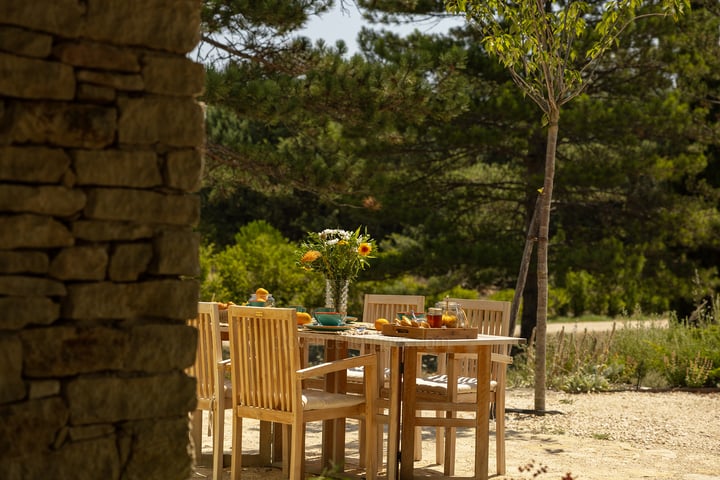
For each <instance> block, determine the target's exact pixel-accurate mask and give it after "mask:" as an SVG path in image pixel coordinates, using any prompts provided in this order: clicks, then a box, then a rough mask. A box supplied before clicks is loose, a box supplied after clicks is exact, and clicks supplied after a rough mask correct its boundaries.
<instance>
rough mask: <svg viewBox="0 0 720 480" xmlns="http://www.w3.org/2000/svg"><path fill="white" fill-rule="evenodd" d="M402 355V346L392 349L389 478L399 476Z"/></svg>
mask: <svg viewBox="0 0 720 480" xmlns="http://www.w3.org/2000/svg"><path fill="white" fill-rule="evenodd" d="M402 356H403V351H402V348H400V347H395V348H391V349H390V405H389V408H388V459H387V478H388V480H397V478H398V452H399V451H400V406H401V403H400V398H401V396H400V395H401V388H402V383H403V382H402V377H403V373H402V361H401V359H402Z"/></svg>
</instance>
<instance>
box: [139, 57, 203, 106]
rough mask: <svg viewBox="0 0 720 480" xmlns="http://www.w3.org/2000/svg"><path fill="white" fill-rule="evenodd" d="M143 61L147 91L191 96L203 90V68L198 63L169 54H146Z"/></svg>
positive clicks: (143, 74)
mask: <svg viewBox="0 0 720 480" xmlns="http://www.w3.org/2000/svg"><path fill="white" fill-rule="evenodd" d="M143 63H144V65H143V69H142V76H143V79H144V80H145V89H146V90H147V91H148V92H152V93H159V94H175V95H177V94H178V93H180V94H183V95H187V96H193V95H199V94H201V93H202V91H203V88H204V85H205V69H204V68H203V66H202V65H201V64H199V63H195V62H193V61H191V60H189V59H187V58H179V57H176V56H171V55H163V56H161V55H146V56H145V57H143Z"/></svg>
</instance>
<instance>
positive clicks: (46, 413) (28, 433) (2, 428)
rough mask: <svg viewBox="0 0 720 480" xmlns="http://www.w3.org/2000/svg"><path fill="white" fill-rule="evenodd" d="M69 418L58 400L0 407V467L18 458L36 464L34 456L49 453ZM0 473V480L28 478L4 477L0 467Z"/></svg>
mask: <svg viewBox="0 0 720 480" xmlns="http://www.w3.org/2000/svg"><path fill="white" fill-rule="evenodd" d="M69 415H70V412H69V410H68V408H67V406H66V405H65V403H64V402H63V401H62V400H61V399H60V397H51V398H44V399H40V400H30V401H27V402H22V403H11V404H6V405H0V420H1V421H0V465H3V464H4V463H5V460H8V459H10V460H12V459H15V458H21V457H28V458H30V459H34V460H35V461H39V458H40V455H38V454H39V453H41V452H43V453H44V452H47V451H49V450H50V446H51V445H53V443H54V442H55V438H56V436H57V435H58V433H59V432H60V430H61V429H62V428H63V427H64V426H65V425H66V424H67V422H68V419H69ZM50 471H52V470H47V471H46V472H45V474H46V475H47V473H48V472H50ZM0 472H2V476H3V478H23V479H25V478H29V477H18V476H13V475H8V470H6V469H4V468H1V467H0ZM45 478H48V477H45ZM55 478H62V477H55ZM67 478H70V477H67Z"/></svg>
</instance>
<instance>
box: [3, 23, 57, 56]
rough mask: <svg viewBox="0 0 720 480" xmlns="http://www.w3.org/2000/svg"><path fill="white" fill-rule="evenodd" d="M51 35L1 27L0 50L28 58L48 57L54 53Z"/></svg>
mask: <svg viewBox="0 0 720 480" xmlns="http://www.w3.org/2000/svg"><path fill="white" fill-rule="evenodd" d="M52 42H53V37H52V36H51V35H46V34H41V33H36V32H31V31H29V30H25V29H24V28H16V27H8V26H2V27H0V50H4V51H6V52H12V53H16V54H18V55H22V56H27V57H39V58H42V57H47V56H48V55H50V52H51V51H52Z"/></svg>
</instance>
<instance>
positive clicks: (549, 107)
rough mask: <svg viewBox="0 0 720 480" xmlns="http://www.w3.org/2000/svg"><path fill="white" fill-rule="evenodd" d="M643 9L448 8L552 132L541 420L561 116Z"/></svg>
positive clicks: (542, 295) (543, 270) (676, 6)
mask: <svg viewBox="0 0 720 480" xmlns="http://www.w3.org/2000/svg"><path fill="white" fill-rule="evenodd" d="M642 3H643V2H642V1H641V0H618V1H616V2H605V3H604V4H603V6H602V7H601V8H600V10H599V11H594V10H592V9H591V5H590V4H588V3H586V2H568V3H565V2H548V1H544V0H537V1H529V0H528V1H519V2H511V3H506V2H504V1H501V0H500V1H495V0H477V1H474V0H447V1H446V4H447V6H448V8H449V9H450V10H452V11H457V12H464V13H465V14H466V17H467V19H468V20H469V21H471V22H473V23H474V24H476V25H477V26H478V28H480V29H481V31H482V32H483V44H484V46H485V48H487V49H488V51H490V52H491V53H493V54H495V55H497V56H498V58H499V59H500V61H501V62H502V63H503V65H505V66H506V67H507V68H508V70H509V72H510V74H511V75H512V77H513V80H514V81H515V82H516V83H517V84H518V86H519V87H520V88H521V89H522V91H523V92H524V93H525V94H526V95H527V96H528V97H530V98H531V99H532V100H533V101H534V102H535V103H536V104H537V105H538V106H539V107H540V109H541V110H542V112H543V115H544V118H545V120H546V121H547V124H548V128H547V143H546V147H547V148H546V157H545V175H544V181H543V187H542V194H541V198H542V201H540V202H539V215H538V236H537V240H538V244H537V277H538V296H537V298H538V304H537V331H536V335H537V336H536V350H537V352H536V355H537V357H536V367H535V368H536V369H535V409H536V410H537V411H540V412H542V411H544V410H545V339H546V328H547V302H548V284H549V273H548V242H549V229H550V205H551V201H552V193H553V186H554V179H555V159H556V149H557V139H558V131H559V121H560V111H561V108H562V106H563V105H564V104H566V103H567V102H569V101H570V100H572V99H573V98H575V97H576V96H578V95H579V94H580V93H582V91H583V90H584V88H585V85H587V82H588V81H589V80H591V78H592V74H593V71H594V68H595V67H596V64H597V63H598V59H600V58H601V57H602V55H603V54H604V53H606V52H607V51H609V50H610V49H611V47H612V46H613V45H614V44H615V42H616V41H617V39H618V37H619V36H620V34H621V33H622V32H623V30H625V29H626V28H627V26H628V25H629V24H630V23H632V22H633V21H635V19H636V18H637V17H638V15H640V14H639V13H638V10H639V9H640V8H641V7H642V6H643V5H642ZM685 7H688V8H689V3H688V2H687V1H683V0H676V1H671V0H668V1H665V2H663V4H662V10H661V12H659V13H647V14H646V13H641V14H642V15H650V14H652V15H656V14H658V15H659V14H663V15H665V14H673V15H677V14H679V13H681V12H682V10H683V8H685ZM598 15H599V16H600V21H599V22H597V23H595V24H594V27H593V28H592V29H591V32H592V34H593V35H594V38H593V40H592V41H590V42H589V43H588V44H586V45H583V44H582V42H581V41H580V40H582V39H583V37H584V36H585V35H586V34H587V33H588V32H587V30H586V29H588V24H589V21H590V20H591V19H592V17H594V16H598ZM590 25H592V23H590ZM515 303H517V302H515Z"/></svg>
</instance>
